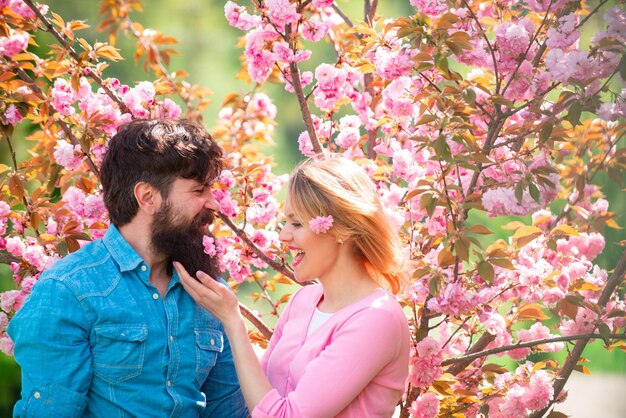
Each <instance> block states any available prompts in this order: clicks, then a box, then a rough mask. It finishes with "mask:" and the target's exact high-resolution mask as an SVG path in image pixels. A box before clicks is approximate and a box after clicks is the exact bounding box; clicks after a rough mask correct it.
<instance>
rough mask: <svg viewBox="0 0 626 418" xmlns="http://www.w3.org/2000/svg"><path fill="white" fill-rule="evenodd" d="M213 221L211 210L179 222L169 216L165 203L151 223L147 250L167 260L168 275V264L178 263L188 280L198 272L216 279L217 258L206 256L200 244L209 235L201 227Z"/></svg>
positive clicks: (167, 204)
mask: <svg viewBox="0 0 626 418" xmlns="http://www.w3.org/2000/svg"><path fill="white" fill-rule="evenodd" d="M213 219H214V215H213V212H212V211H211V210H205V211H203V212H200V213H199V214H198V215H196V216H195V217H194V218H193V219H192V220H191V221H188V220H184V219H181V217H180V216H178V215H175V214H173V213H172V206H171V205H170V203H169V201H165V202H164V204H163V207H162V208H161V210H159V211H158V212H157V213H156V214H155V215H154V218H153V219H152V226H151V230H152V238H151V246H152V249H153V251H155V252H156V253H157V254H160V255H164V256H166V257H167V258H168V266H167V269H168V273H170V274H171V272H172V267H173V266H172V261H178V262H179V263H181V264H182V265H183V267H185V270H187V272H188V273H189V274H190V275H191V276H192V277H195V276H196V272H197V271H198V270H200V271H203V272H205V273H207V274H209V275H210V276H211V277H214V278H216V277H218V275H219V269H218V266H217V257H211V256H209V255H208V254H206V253H205V252H204V245H203V244H202V238H203V236H204V235H209V236H211V234H210V233H209V232H208V231H206V230H205V231H202V230H201V227H202V225H208V224H210V223H212V222H213Z"/></svg>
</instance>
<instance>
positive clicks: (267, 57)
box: [244, 28, 278, 83]
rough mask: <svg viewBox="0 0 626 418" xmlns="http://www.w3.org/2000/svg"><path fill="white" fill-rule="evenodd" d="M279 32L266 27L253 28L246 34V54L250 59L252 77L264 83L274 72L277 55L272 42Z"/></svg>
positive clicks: (249, 70) (249, 66)
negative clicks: (273, 50)
mask: <svg viewBox="0 0 626 418" xmlns="http://www.w3.org/2000/svg"><path fill="white" fill-rule="evenodd" d="M277 38H278V34H277V33H276V32H275V31H273V30H271V29H266V28H257V29H253V30H251V31H250V32H248V33H247V34H246V48H245V51H244V55H245V57H246V59H247V61H248V74H249V75H250V78H251V79H252V80H253V81H255V82H257V83H263V82H265V80H267V78H268V77H269V76H270V74H271V73H272V70H273V68H274V63H275V62H276V55H275V54H274V53H273V52H272V47H271V45H272V43H273V42H274V41H275V40H276V39H277Z"/></svg>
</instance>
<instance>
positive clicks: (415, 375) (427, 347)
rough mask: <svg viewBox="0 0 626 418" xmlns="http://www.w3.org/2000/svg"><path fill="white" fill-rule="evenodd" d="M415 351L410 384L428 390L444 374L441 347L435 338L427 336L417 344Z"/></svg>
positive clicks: (412, 359)
mask: <svg viewBox="0 0 626 418" xmlns="http://www.w3.org/2000/svg"><path fill="white" fill-rule="evenodd" d="M415 350H416V352H415V353H414V355H412V356H411V370H410V372H409V382H411V384H413V385H414V386H416V387H418V388H427V387H428V386H430V385H431V384H432V383H433V382H434V381H435V379H437V378H438V377H439V376H441V374H442V372H443V369H442V367H441V362H442V360H443V355H442V353H441V346H440V345H439V343H438V342H437V341H436V340H435V339H434V338H433V337H430V336H427V337H426V338H424V339H423V340H422V341H420V342H419V343H417V345H416V348H415Z"/></svg>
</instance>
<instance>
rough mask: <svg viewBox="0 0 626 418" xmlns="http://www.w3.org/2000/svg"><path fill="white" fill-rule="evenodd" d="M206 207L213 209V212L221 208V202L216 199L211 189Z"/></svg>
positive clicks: (205, 203)
mask: <svg viewBox="0 0 626 418" xmlns="http://www.w3.org/2000/svg"><path fill="white" fill-rule="evenodd" d="M204 207H205V208H207V209H211V210H212V211H213V212H217V211H218V210H220V204H219V203H218V202H217V200H216V199H215V196H213V192H212V191H211V190H209V193H207V198H206V201H205V202H204Z"/></svg>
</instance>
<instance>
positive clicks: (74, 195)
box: [62, 186, 86, 218]
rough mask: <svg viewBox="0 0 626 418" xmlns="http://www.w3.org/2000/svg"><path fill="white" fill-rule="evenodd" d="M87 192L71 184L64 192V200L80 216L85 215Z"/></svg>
mask: <svg viewBox="0 0 626 418" xmlns="http://www.w3.org/2000/svg"><path fill="white" fill-rule="evenodd" d="M85 197H86V196H85V192H83V191H82V190H81V189H79V188H78V187H74V186H71V187H69V188H68V189H67V190H66V191H65V193H64V194H63V199H62V200H63V201H64V202H67V208H68V209H69V210H70V211H72V212H73V213H74V214H75V215H77V216H78V217H79V218H82V217H83V216H84V206H85Z"/></svg>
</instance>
